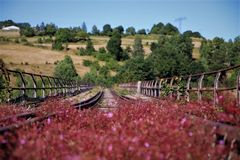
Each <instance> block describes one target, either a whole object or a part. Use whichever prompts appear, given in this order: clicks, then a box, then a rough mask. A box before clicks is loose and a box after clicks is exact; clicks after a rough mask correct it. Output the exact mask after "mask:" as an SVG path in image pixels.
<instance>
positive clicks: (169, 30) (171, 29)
mask: <svg viewBox="0 0 240 160" xmlns="http://www.w3.org/2000/svg"><path fill="white" fill-rule="evenodd" d="M162 34H164V35H176V34H179V31H178V29H177V27H175V26H173V25H172V24H171V23H167V24H166V25H165V27H164V28H163V31H162Z"/></svg>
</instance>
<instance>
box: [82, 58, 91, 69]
mask: <svg viewBox="0 0 240 160" xmlns="http://www.w3.org/2000/svg"><path fill="white" fill-rule="evenodd" d="M92 63H93V62H92V61H90V60H86V59H84V60H83V65H84V66H86V67H89V66H91V65H92Z"/></svg>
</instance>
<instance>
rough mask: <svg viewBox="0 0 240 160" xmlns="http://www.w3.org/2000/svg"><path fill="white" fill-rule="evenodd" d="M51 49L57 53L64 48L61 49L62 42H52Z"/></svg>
mask: <svg viewBox="0 0 240 160" xmlns="http://www.w3.org/2000/svg"><path fill="white" fill-rule="evenodd" d="M52 49H53V50H58V51H61V50H63V49H64V48H63V46H62V42H60V41H55V42H53V44H52Z"/></svg>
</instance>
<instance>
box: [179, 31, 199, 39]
mask: <svg viewBox="0 0 240 160" xmlns="http://www.w3.org/2000/svg"><path fill="white" fill-rule="evenodd" d="M183 35H184V36H188V37H195V38H202V35H201V34H200V33H199V32H192V31H191V30H187V31H185V32H184V33H183Z"/></svg>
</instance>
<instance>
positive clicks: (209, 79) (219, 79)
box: [119, 65, 240, 107]
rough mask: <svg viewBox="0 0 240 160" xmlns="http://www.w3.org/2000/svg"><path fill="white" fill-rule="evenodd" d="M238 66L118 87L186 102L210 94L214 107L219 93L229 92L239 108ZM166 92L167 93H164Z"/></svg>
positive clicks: (239, 66)
mask: <svg viewBox="0 0 240 160" xmlns="http://www.w3.org/2000/svg"><path fill="white" fill-rule="evenodd" d="M239 69H240V65H237V66H234V67H229V68H226V69H221V70H216V71H212V72H204V73H199V74H193V75H187V76H174V77H170V78H160V79H159V80H149V81H139V82H131V83H123V84H120V85H119V86H120V87H122V88H127V89H130V90H135V91H137V90H139V93H141V94H144V95H146V96H151V97H157V98H161V97H162V96H163V95H165V94H167V95H169V96H170V97H176V99H178V100H179V99H181V97H184V98H185V99H186V101H187V102H189V101H190V100H191V98H193V97H194V96H195V97H196V96H197V100H198V101H201V100H202V99H203V96H204V94H205V93H209V92H211V93H212V94H211V95H210V96H212V100H213V104H214V106H217V105H218V104H219V99H221V98H220V97H221V95H220V93H221V92H223V91H231V93H233V97H234V98H235V99H236V105H237V106H238V107H239V106H240V72H239ZM166 92H168V93H166ZM194 94H195V95H194Z"/></svg>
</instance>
